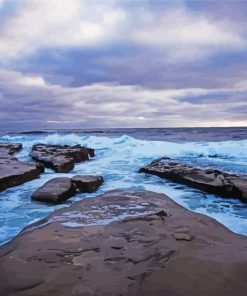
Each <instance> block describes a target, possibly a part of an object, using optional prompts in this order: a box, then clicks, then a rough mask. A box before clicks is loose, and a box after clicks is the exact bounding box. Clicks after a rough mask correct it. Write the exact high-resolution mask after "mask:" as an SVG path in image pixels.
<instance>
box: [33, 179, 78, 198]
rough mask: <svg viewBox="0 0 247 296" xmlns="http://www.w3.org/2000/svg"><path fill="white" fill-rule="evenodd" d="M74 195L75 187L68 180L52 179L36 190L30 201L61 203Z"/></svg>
mask: <svg viewBox="0 0 247 296" xmlns="http://www.w3.org/2000/svg"><path fill="white" fill-rule="evenodd" d="M73 195H75V187H74V185H73V183H72V181H71V179H70V178H66V177H59V178H53V179H51V180H49V181H48V182H46V183H45V184H44V185H43V186H41V187H40V188H38V189H37V190H36V191H35V192H34V193H33V194H32V199H34V200H37V201H42V202H47V203H48V202H49V203H54V204H58V203H62V202H64V201H65V200H67V199H69V198H70V197H72V196H73Z"/></svg>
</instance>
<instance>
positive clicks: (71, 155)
mask: <svg viewBox="0 0 247 296" xmlns="http://www.w3.org/2000/svg"><path fill="white" fill-rule="evenodd" d="M30 156H31V157H32V158H33V159H34V160H35V161H38V162H40V163H42V164H43V165H44V166H45V167H47V168H51V169H53V170H55V171H56V172H57V173H67V172H69V171H71V170H73V168H74V164H75V163H77V162H81V161H85V160H88V159H89V157H93V156H94V150H93V149H91V148H85V147H82V146H80V145H76V146H58V145H45V144H37V145H34V146H33V149H32V152H31V153H30Z"/></svg>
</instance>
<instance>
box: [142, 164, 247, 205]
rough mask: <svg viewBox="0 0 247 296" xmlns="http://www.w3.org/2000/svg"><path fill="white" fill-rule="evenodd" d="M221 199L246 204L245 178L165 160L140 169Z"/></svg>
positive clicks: (246, 182)
mask: <svg viewBox="0 0 247 296" xmlns="http://www.w3.org/2000/svg"><path fill="white" fill-rule="evenodd" d="M139 172H142V173H149V174H153V175H156V176H159V177H161V178H164V179H168V180H171V181H174V182H178V183H182V184H185V185H188V186H191V187H194V188H197V189H200V190H203V191H206V192H208V193H212V194H217V195H220V196H222V197H230V198H239V199H241V200H242V201H244V202H247V178H244V177H239V176H237V175H232V174H228V173H223V172H220V171H218V170H215V169H202V168H197V167H193V166H191V165H188V164H184V163H178V162H175V161H172V160H169V159H167V158H164V159H158V160H155V161H153V162H152V163H151V164H149V165H147V166H145V167H143V168H141V169H140V171H139Z"/></svg>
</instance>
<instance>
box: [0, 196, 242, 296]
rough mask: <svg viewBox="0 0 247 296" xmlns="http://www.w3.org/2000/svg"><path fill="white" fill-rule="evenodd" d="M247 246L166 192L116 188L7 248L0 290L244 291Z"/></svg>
mask: <svg viewBox="0 0 247 296" xmlns="http://www.w3.org/2000/svg"><path fill="white" fill-rule="evenodd" d="M134 205H143V207H141V206H138V207H136V212H135V214H133V208H134ZM123 213H125V214H129V215H137V214H138V216H136V217H128V218H125V219H122V218H121V217H122V216H121V215H122V214H123ZM164 213H166V214H164ZM101 218H102V219H105V222H104V223H101V221H100V219H101ZM161 218H165V220H163V219H161ZM113 219H116V220H117V219H120V220H118V221H115V222H111V223H109V224H107V221H109V220H110V221H112V220H113ZM69 223H70V224H69ZM96 223H97V225H93V224H96ZM87 224H90V226H87ZM100 224H101V225H100ZM72 225H74V226H76V227H71V226H72ZM174 233H176V234H175V237H176V238H175V237H174ZM178 233H180V234H178ZM181 233H183V234H181ZM185 233H186V234H188V236H187V235H185ZM192 237H193V239H190V238H192ZM246 250H247V238H246V237H243V236H240V235H237V234H234V233H232V232H231V231H229V230H228V229H227V228H225V227H224V226H222V225H221V224H219V223H218V222H216V221H215V220H213V219H211V218H208V217H206V216H204V215H201V214H196V213H193V212H190V211H188V210H185V209H184V208H183V207H182V206H180V205H178V204H176V203H175V202H173V201H172V200H170V199H169V198H168V197H167V196H166V195H163V194H158V193H153V192H149V191H122V190H114V191H110V192H108V193H106V194H104V195H102V196H99V197H95V198H87V199H83V200H82V201H80V202H78V203H75V204H73V205H71V206H70V207H67V208H65V209H61V210H58V211H56V212H54V213H53V214H52V215H50V216H49V217H47V218H46V219H45V220H43V221H40V222H38V223H35V224H33V225H31V226H29V227H27V228H26V229H25V230H24V231H23V232H22V233H21V234H20V235H18V236H17V237H16V238H15V239H14V240H13V241H12V242H11V243H9V244H7V245H5V246H2V247H1V248H0V265H1V269H0V295H8V296H12V295H13V296H40V295H48V294H49V295H51V296H58V295H59V296H65V295H66V296H70V295H87V296H104V295H122V296H150V295H155V296H164V295H169V296H184V295H191V296H198V295H200V296H208V295H211V296H231V295H238V296H245V295H246V291H247V281H246V274H247V251H246Z"/></svg>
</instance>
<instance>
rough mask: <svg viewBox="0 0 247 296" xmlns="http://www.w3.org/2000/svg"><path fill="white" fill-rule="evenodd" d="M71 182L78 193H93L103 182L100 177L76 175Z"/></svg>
mask: <svg viewBox="0 0 247 296" xmlns="http://www.w3.org/2000/svg"><path fill="white" fill-rule="evenodd" d="M72 182H73V184H74V185H75V187H76V188H77V191H78V192H81V193H82V192H84V193H86V192H87V193H92V192H95V191H96V190H97V189H98V188H99V187H100V186H101V185H102V183H103V182H104V180H103V178H102V177H101V176H92V175H77V176H74V177H73V178H72Z"/></svg>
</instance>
